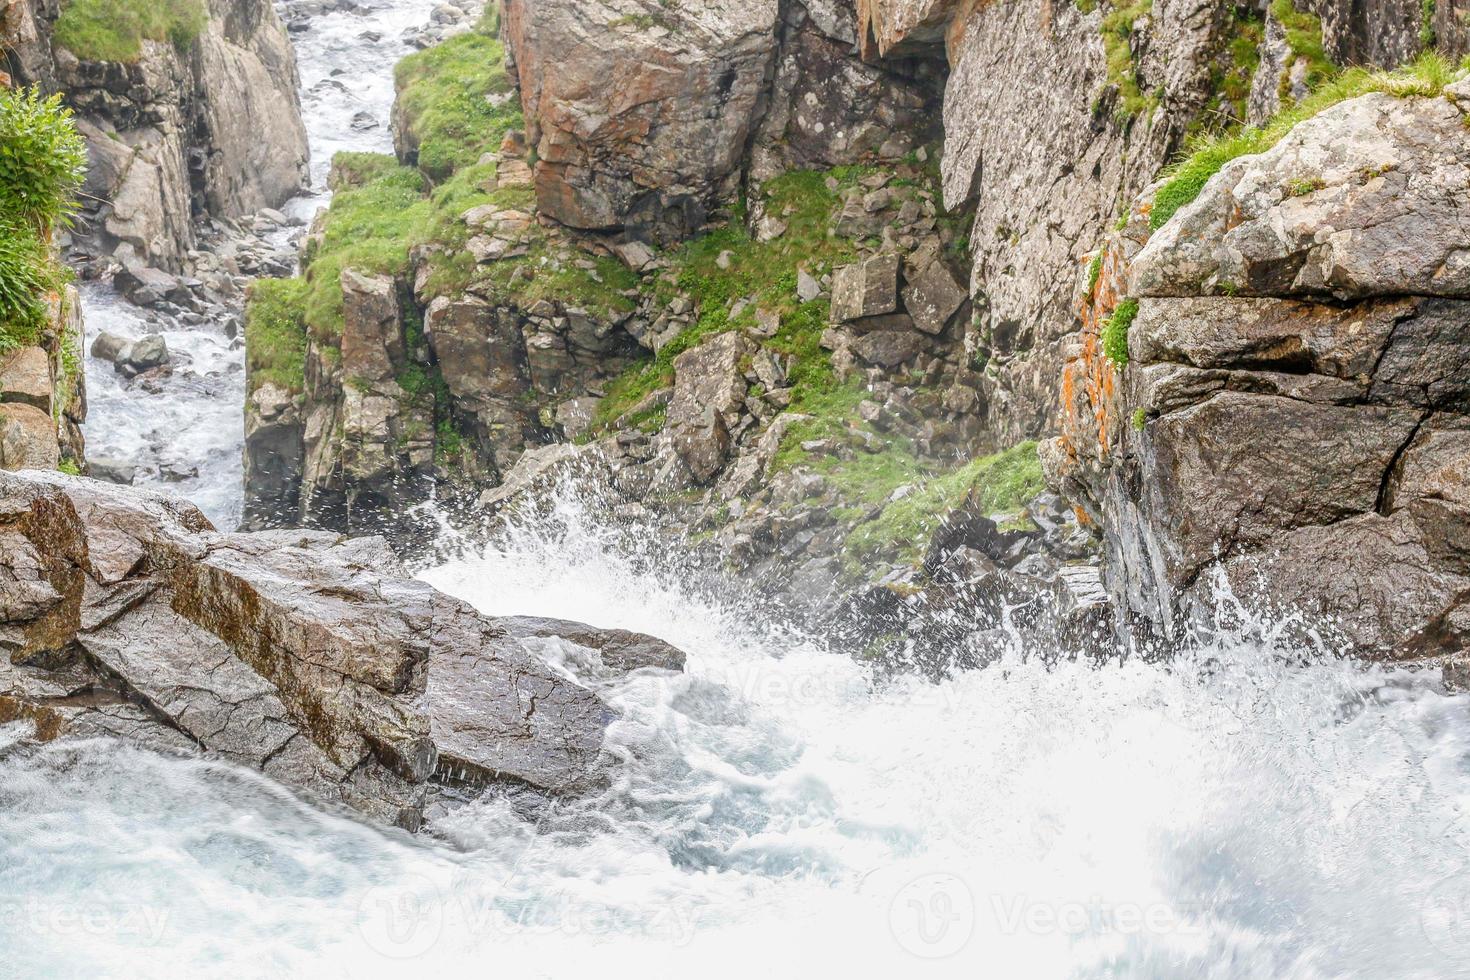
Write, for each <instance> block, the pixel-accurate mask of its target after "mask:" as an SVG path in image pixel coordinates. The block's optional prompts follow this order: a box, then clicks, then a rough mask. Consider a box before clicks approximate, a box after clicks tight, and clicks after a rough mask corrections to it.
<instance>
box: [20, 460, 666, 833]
mask: <svg viewBox="0 0 1470 980" xmlns="http://www.w3.org/2000/svg"><path fill="white" fill-rule="evenodd" d="M0 569H3V583H0V619H3V622H0V644H3V647H4V650H5V656H4V657H3V658H0V721H14V720H24V721H30V722H32V723H33V724H34V727H35V737H36V738H38V739H40V740H42V741H47V740H51V739H54V738H58V737H62V736H66V735H92V734H112V735H117V736H119V737H125V738H129V739H137V740H140V741H143V742H145V743H147V744H150V745H153V746H156V747H161V748H166V749H171V750H180V751H198V752H205V753H209V754H217V755H219V756H221V757H224V758H227V759H230V760H232V761H234V762H237V763H240V764H243V765H249V766H253V767H256V768H259V769H261V770H263V771H264V772H266V773H267V774H268V775H270V776H272V777H273V778H276V779H278V780H280V781H282V782H284V783H286V784H287V785H289V786H291V787H293V788H295V789H297V790H298V791H301V792H303V793H304V794H306V795H308V796H311V797H313V798H316V799H320V800H323V801H329V802H340V803H344V804H346V805H348V806H351V807H354V808H356V809H358V810H361V811H362V812H363V813H365V814H367V815H368V816H370V817H372V818H374V819H379V820H383V821H387V822H395V823H398V824H401V825H403V826H407V827H409V828H416V827H417V826H418V825H419V823H420V821H421V818H422V813H423V808H424V806H425V804H426V802H427V801H429V800H430V799H431V797H432V796H433V794H435V793H437V792H438V791H439V789H440V788H441V787H454V788H456V791H457V792H461V793H462V792H465V791H473V790H479V789H483V788H484V787H486V786H487V785H489V784H491V783H495V782H497V781H504V780H510V781H512V782H514V783H515V784H516V785H524V786H530V787H533V788H535V789H537V790H540V791H542V792H546V793H568V792H576V791H579V790H584V789H588V788H591V787H592V786H593V785H595V784H596V782H597V780H598V779H599V777H600V773H601V772H602V767H603V766H604V764H605V763H604V761H603V760H602V757H601V744H602V733H603V730H604V729H605V728H606V726H607V725H608V724H609V723H610V722H611V721H612V720H613V718H614V717H615V714H614V713H613V712H612V710H611V709H610V708H609V707H608V706H607V705H606V704H605V703H604V702H603V700H602V699H601V698H600V697H599V695H598V694H596V693H595V691H594V690H592V689H591V688H590V687H587V686H585V685H583V684H581V683H578V682H577V681H576V680H573V679H572V675H571V674H570V673H568V672H567V671H565V670H561V669H557V668H554V667H553V666H552V665H551V664H550V663H549V662H548V661H547V660H545V659H544V658H543V657H542V656H540V655H539V654H538V653H537V652H536V651H535V650H533V649H532V648H531V647H529V646H527V645H526V643H523V642H522V641H521V640H520V639H518V637H521V636H532V635H534V636H536V637H543V638H545V637H551V638H557V639H560V638H563V637H565V642H566V643H568V644H570V645H571V646H572V647H574V648H576V649H578V650H582V651H585V654H586V656H588V657H595V656H596V654H595V652H594V651H595V649H598V648H600V649H602V650H603V654H602V661H603V664H604V666H606V667H608V668H610V669H611V671H612V673H613V675H614V676H616V675H617V674H619V673H622V672H626V671H627V670H631V669H639V668H643V667H658V668H661V669H680V668H681V667H682V656H675V655H673V654H672V653H669V652H667V651H668V650H672V648H667V650H666V649H665V648H666V645H664V644H662V643H661V641H657V640H654V639H652V638H650V637H642V636H639V635H637V634H626V633H620V632H617V631H611V632H609V631H599V630H596V629H594V628H592V627H587V626H582V625H580V624H574V623H562V622H560V621H537V624H536V626H535V627H533V628H528V627H526V626H525V624H521V623H514V624H511V625H510V626H509V627H508V626H506V625H502V624H501V623H499V622H498V621H497V620H494V619H490V618H487V617H484V616H481V615H479V614H478V613H476V612H475V611H474V610H473V609H471V608H470V607H469V606H467V605H465V604H464V603H461V602H459V601H457V600H454V599H451V598H449V597H447V596H444V595H441V594H439V593H438V592H436V591H434V590H433V589H432V588H430V587H429V586H427V585H424V584H422V583H420V582H416V581H413V580H411V579H408V578H406V577H405V576H404V574H403V572H402V571H401V569H400V568H399V566H398V564H397V561H396V559H395V558H394V557H393V555H392V553H391V552H390V551H389V550H388V548H387V545H386V543H385V542H384V541H382V540H381V539H377V538H362V539H355V540H348V539H343V538H340V537H339V536H337V535H334V534H330V533H325V532H311V531H295V532H292V531H278V532H266V533H260V534H221V533H218V532H216V531H215V530H214V529H213V528H212V527H211V526H210V525H209V523H208V521H207V520H206V519H205V518H204V517H203V515H202V514H200V513H199V511H198V510H196V509H195V508H194V507H193V506H192V505H190V504H186V503H184V502H182V501H180V500H177V499H174V498H170V497H166V496H162V495H157V494H151V493H144V492H141V491H134V490H131V489H124V488H120V487H115V486H111V485H108V484H101V483H96V482H93V481H89V480H84V479H80V478H72V477H65V476H56V475H51V476H48V475H43V474H39V473H33V472H28V473H23V474H16V475H10V474H6V475H0ZM609 649H611V650H612V651H613V652H612V653H611V654H609V653H608V652H607V651H608V650H609Z"/></svg>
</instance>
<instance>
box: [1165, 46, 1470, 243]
mask: <svg viewBox="0 0 1470 980" xmlns="http://www.w3.org/2000/svg"><path fill="white" fill-rule="evenodd" d="M1456 77H1458V74H1457V71H1456V70H1455V68H1454V67H1453V66H1452V65H1451V64H1450V63H1449V62H1448V61H1446V60H1445V59H1444V58H1443V57H1441V56H1440V55H1438V54H1435V53H1433V52H1430V53H1427V54H1424V55H1421V56H1420V57H1419V58H1418V60H1416V61H1414V62H1413V63H1412V64H1409V65H1405V66H1404V67H1402V68H1398V69H1395V70H1394V71H1369V70H1367V69H1364V68H1350V69H1348V70H1347V71H1345V72H1343V73H1342V74H1341V75H1338V76H1337V77H1336V78H1334V79H1332V80H1331V81H1328V82H1326V83H1325V84H1323V85H1322V86H1321V87H1320V88H1318V89H1317V90H1316V91H1315V92H1313V93H1312V94H1311V95H1310V96H1308V97H1307V98H1305V99H1303V100H1302V101H1301V102H1298V103H1296V104H1294V105H1291V106H1289V107H1287V108H1286V109H1284V110H1283V111H1282V112H1280V113H1279V114H1278V115H1277V116H1276V117H1275V118H1274V119H1272V120H1271V121H1270V122H1269V123H1267V124H1265V125H1264V126H1247V127H1244V128H1238V129H1236V130H1233V131H1231V132H1228V133H1223V134H1220V135H1216V136H1205V137H1201V138H1199V139H1196V140H1193V141H1191V143H1190V145H1189V147H1188V155H1187V156H1186V157H1185V158H1184V159H1182V160H1180V161H1179V162H1178V163H1177V164H1175V165H1174V166H1173V167H1171V168H1170V169H1169V170H1168V171H1167V172H1166V175H1165V182H1164V184H1163V186H1161V187H1160V188H1159V190H1158V192H1157V194H1156V195H1155V196H1154V203H1153V209H1152V211H1151V212H1150V213H1149V226H1150V227H1151V228H1152V229H1153V230H1155V231H1157V230H1159V229H1160V228H1162V227H1164V225H1166V224H1168V222H1169V219H1170V218H1172V217H1174V215H1175V214H1177V213H1178V212H1179V211H1180V209H1182V208H1184V207H1186V206H1187V205H1189V204H1191V203H1193V202H1194V200H1195V199H1196V198H1197V197H1199V195H1200V192H1201V191H1203V190H1204V187H1205V184H1207V183H1209V181H1210V178H1211V177H1214V176H1215V174H1217V173H1219V172H1220V170H1221V168H1223V167H1224V166H1225V165H1226V164H1227V163H1229V162H1230V161H1231V160H1234V159H1236V158H1237V157H1242V156H1248V155H1251V154H1256V153H1264V152H1265V151H1267V150H1269V149H1270V148H1271V147H1273V146H1275V145H1276V144H1277V143H1279V142H1280V141H1281V140H1282V139H1283V138H1285V136H1286V135H1287V134H1288V133H1290V132H1291V131H1292V129H1294V128H1295V127H1296V125H1297V124H1298V123H1300V122H1304V121H1305V120H1308V119H1311V118H1312V117H1313V116H1317V115H1319V114H1321V113H1322V112H1325V111H1326V110H1328V109H1330V108H1332V107H1333V106H1335V105H1337V104H1338V103H1340V102H1346V101H1347V100H1348V99H1355V98H1357V97H1359V96H1362V95H1368V94H1369V93H1372V92H1383V93H1386V94H1388V95H1392V96H1395V97H1396V98H1409V97H1411V96H1438V95H1440V94H1441V93H1442V92H1443V91H1444V87H1445V86H1446V85H1448V84H1449V83H1450V82H1452V81H1454V80H1455V78H1456Z"/></svg>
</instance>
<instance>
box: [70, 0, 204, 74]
mask: <svg viewBox="0 0 1470 980" xmlns="http://www.w3.org/2000/svg"><path fill="white" fill-rule="evenodd" d="M207 20H208V14H207V12H206V11H205V9H204V3H203V0H66V3H65V4H64V6H63V8H62V11H61V16H60V17H59V18H57V21H56V43H57V44H59V45H61V46H62V47H63V48H65V49H66V50H68V51H70V52H71V53H72V54H74V55H76V56H77V57H78V58H81V59H82V60H83V61H121V62H132V61H137V60H138V59H139V58H141V57H142V56H143V42H144V41H168V42H170V43H172V44H173V46H174V47H175V48H176V49H178V50H179V51H186V50H188V48H189V46H190V45H192V44H193V43H194V41H195V40H196V39H198V37H199V35H200V33H201V32H202V31H203V30H204V25H205V24H206V22H207Z"/></svg>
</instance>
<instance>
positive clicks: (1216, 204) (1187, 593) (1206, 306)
mask: <svg viewBox="0 0 1470 980" xmlns="http://www.w3.org/2000/svg"><path fill="white" fill-rule="evenodd" d="M1448 94H1449V97H1448V98H1409V99H1394V98H1392V97H1389V96H1385V95H1368V96H1364V97H1361V98H1358V99H1355V100H1352V101H1349V102H1346V103H1343V104H1341V105H1338V106H1337V107H1335V108H1332V109H1329V110H1327V111H1325V112H1323V113H1322V114H1321V115H1319V116H1318V117H1316V118H1314V119H1312V120H1311V121H1309V122H1307V123H1303V124H1301V125H1300V126H1298V127H1297V128H1296V129H1295V130H1294V131H1293V132H1292V133H1291V134H1290V135H1289V136H1287V137H1286V138H1285V139H1284V140H1282V141H1281V142H1280V143H1279V144H1278V145H1276V146H1275V147H1273V148H1272V149H1270V150H1268V151H1267V152H1264V153H1262V154H1260V155H1257V156H1249V157H1242V158H1239V159H1237V160H1235V161H1233V162H1231V163H1229V164H1227V165H1226V166H1225V167H1224V168H1223V169H1222V170H1221V172H1220V173H1219V174H1217V175H1216V176H1215V177H1214V178H1212V179H1211V180H1210V182H1209V183H1208V184H1207V185H1206V186H1205V188H1204V190H1203V192H1202V193H1201V194H1200V195H1199V197H1198V199H1197V200H1196V201H1195V202H1194V203H1193V204H1190V205H1188V206H1186V207H1185V208H1184V209H1182V210H1181V211H1180V212H1179V213H1178V214H1176V215H1175V216H1174V217H1173V219H1172V220H1171V221H1169V222H1168V223H1167V224H1165V225H1164V227H1163V228H1162V229H1160V230H1159V231H1157V232H1156V233H1153V234H1152V235H1150V233H1149V230H1148V226H1149V222H1148V220H1147V211H1148V208H1149V199H1148V197H1145V198H1144V199H1143V200H1142V201H1141V202H1140V205H1139V206H1138V207H1137V208H1136V209H1135V211H1134V215H1133V218H1132V220H1131V221H1130V223H1129V226H1128V228H1127V229H1125V230H1124V231H1123V232H1121V233H1120V234H1118V235H1117V236H1115V237H1114V238H1113V239H1112V240H1111V241H1110V242H1109V243H1108V245H1107V247H1106V251H1105V260H1104V261H1103V264H1102V272H1101V275H1100V276H1099V278H1098V280H1097V283H1096V285H1095V288H1094V290H1093V292H1092V293H1091V294H1090V295H1089V296H1087V297H1086V298H1085V299H1084V301H1083V303H1082V326H1083V329H1082V332H1081V334H1080V336H1079V337H1078V338H1077V340H1076V346H1075V347H1074V358H1073V360H1071V361H1070V362H1069V364H1068V367H1067V371H1066V374H1065V375H1064V378H1063V392H1064V403H1063V435H1062V437H1061V439H1059V440H1058V441H1057V442H1056V443H1054V444H1052V445H1051V446H1050V447H1049V450H1048V453H1047V454H1046V457H1047V459H1048V462H1049V467H1048V469H1049V472H1050V474H1051V476H1052V479H1053V480H1054V481H1055V482H1056V483H1057V484H1058V485H1059V486H1061V487H1062V488H1063V489H1064V490H1065V492H1067V493H1068V494H1069V495H1070V496H1071V497H1072V499H1073V500H1074V501H1075V502H1077V503H1078V504H1079V505H1080V506H1081V507H1082V508H1084V510H1085V511H1086V513H1087V514H1088V516H1089V517H1090V518H1091V519H1092V520H1093V521H1095V522H1096V523H1097V524H1098V525H1100V526H1101V528H1102V530H1103V534H1104V541H1105V551H1106V556H1107V579H1108V585H1109V588H1110V590H1111V592H1112V593H1113V595H1114V597H1115V598H1116V600H1117V601H1118V602H1119V603H1120V604H1123V605H1124V606H1125V608H1127V609H1128V610H1129V611H1130V612H1131V614H1132V615H1133V616H1134V617H1135V618H1136V621H1138V622H1140V623H1144V624H1152V625H1155V626H1157V627H1160V628H1162V629H1163V630H1164V631H1165V632H1166V633H1167V634H1178V633H1180V632H1182V631H1183V630H1184V629H1186V628H1187V627H1188V625H1189V624H1190V623H1191V622H1192V621H1194V620H1196V619H1198V618H1201V617H1204V616H1206V615H1207V613H1208V610H1209V608H1210V604H1211V602H1212V600H1213V598H1214V590H1215V588H1216V587H1217V585H1218V580H1217V578H1216V577H1215V576H1214V574H1213V573H1212V572H1211V571H1210V570H1211V569H1212V568H1214V567H1216V566H1218V567H1220V568H1222V569H1223V572H1224V575H1225V578H1226V580H1227V581H1229V582H1230V583H1231V584H1232V586H1233V588H1234V590H1235V591H1236V593H1237V594H1238V595H1240V596H1241V597H1242V598H1244V599H1246V600H1247V601H1249V602H1264V603H1266V604H1268V605H1272V606H1275V607H1276V608H1278V609H1287V610H1293V611H1298V612H1300V613H1302V614H1303V615H1304V617H1305V619H1304V622H1305V623H1307V624H1309V625H1310V626H1311V628H1313V629H1315V630H1318V631H1320V634H1322V635H1325V636H1326V637H1327V638H1328V641H1329V642H1330V643H1334V644H1340V645H1342V646H1343V647H1345V648H1348V649H1351V650H1352V651H1353V652H1355V653H1358V654H1360V655H1367V656H1374V657H1390V658H1395V659H1411V660H1412V659H1419V658H1434V657H1442V656H1446V655H1451V654H1456V653H1463V652H1464V650H1465V649H1466V644H1467V640H1470V618H1467V616H1470V550H1467V548H1466V540H1465V538H1466V529H1467V528H1470V497H1467V496H1466V484H1465V480H1466V474H1470V439H1467V432H1470V284H1467V283H1466V281H1465V279H1464V275H1463V269H1462V265H1463V257H1464V256H1465V255H1466V254H1467V253H1466V251H1465V249H1466V248H1467V247H1470V228H1467V227H1466V226H1465V224H1464V219H1463V215H1462V214H1461V211H1462V207H1461V205H1462V202H1463V192H1462V190H1458V188H1463V186H1464V184H1465V182H1466V180H1467V174H1470V172H1467V170H1466V150H1465V148H1466V146H1467V142H1466V140H1465V137H1464V133H1465V129H1464V125H1465V123H1464V120H1465V117H1466V114H1467V111H1470V91H1467V90H1466V85H1465V83H1464V82H1461V83H1459V84H1458V85H1456V86H1452V87H1451V89H1450V90H1449V93H1448ZM1123 296H1133V297H1137V298H1138V304H1139V305H1138V312H1137V317H1136V319H1135V320H1134V322H1133V325H1132V329H1131V332H1130V335H1129V339H1128V347H1129V355H1130V360H1129V363H1128V366H1127V367H1126V369H1124V370H1123V371H1122V373H1121V375H1119V373H1118V371H1117V369H1116V368H1115V367H1114V366H1113V365H1112V364H1111V363H1109V362H1107V361H1106V359H1105V358H1104V357H1103V354H1102V351H1101V347H1100V344H1099V340H1098V331H1099V328H1100V326H1101V323H1102V321H1103V319H1104V317H1105V316H1106V315H1107V314H1108V313H1109V312H1110V311H1111V310H1112V309H1113V308H1114V307H1116V306H1117V305H1119V302H1120V299H1121V298H1122V297H1123Z"/></svg>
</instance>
